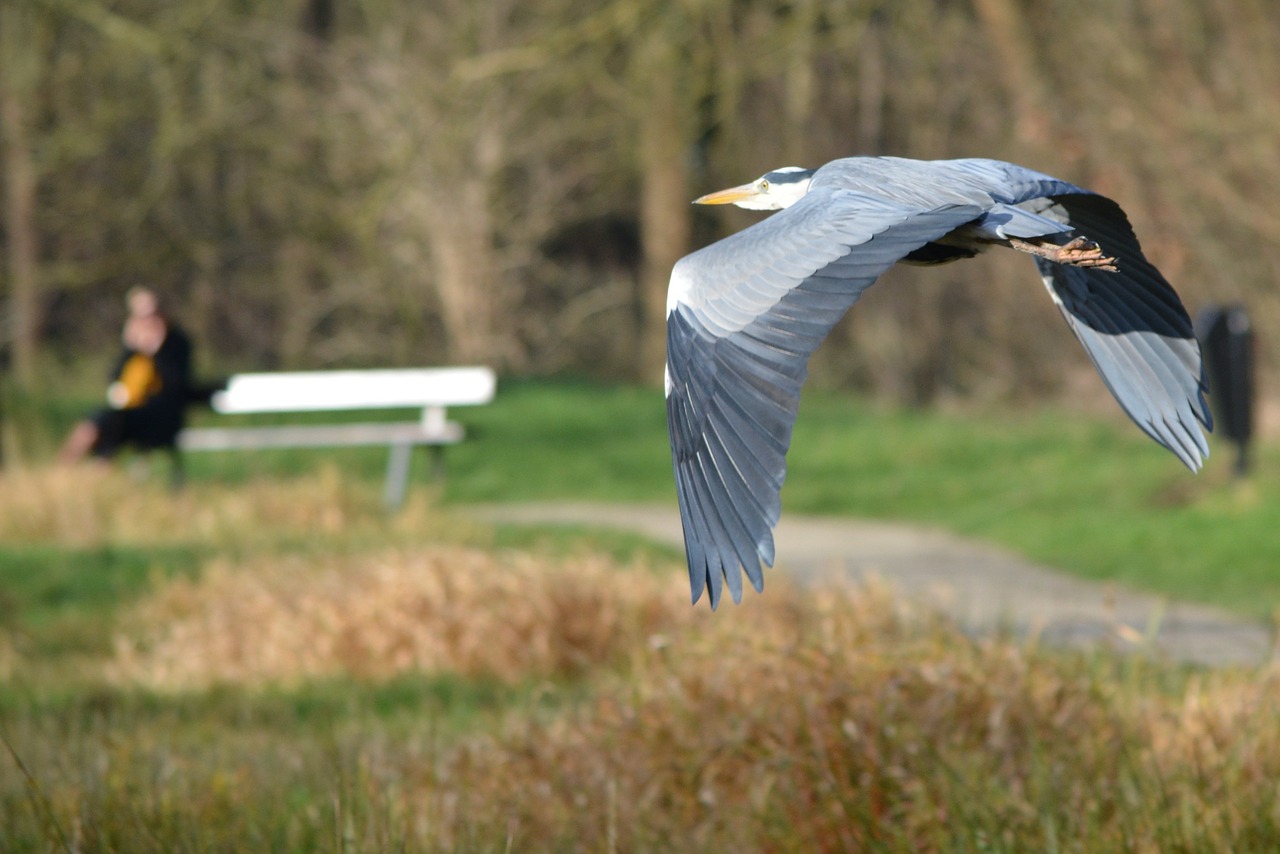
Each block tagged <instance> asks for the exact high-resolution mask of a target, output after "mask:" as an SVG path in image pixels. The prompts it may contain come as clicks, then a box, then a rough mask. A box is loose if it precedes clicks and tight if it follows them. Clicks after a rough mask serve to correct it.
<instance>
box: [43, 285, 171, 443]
mask: <svg viewBox="0 0 1280 854" xmlns="http://www.w3.org/2000/svg"><path fill="white" fill-rule="evenodd" d="M127 304H128V309H129V315H128V317H127V318H126V320H125V323H124V330H123V332H122V333H121V339H122V341H123V344H124V348H123V351H122V352H121V354H120V357H119V358H118V359H117V360H116V363H115V367H114V369H113V371H112V373H111V384H110V385H109V386H108V387H107V406H106V407H105V408H103V409H100V410H98V411H97V412H95V413H93V414H92V415H91V416H90V417H89V418H86V419H85V420H83V421H81V422H79V423H78V424H76V426H75V427H74V428H73V429H72V431H71V434H70V435H69V436H68V437H67V440H66V442H65V443H64V444H63V446H62V450H61V451H60V453H59V454H58V459H59V461H60V462H62V463H67V464H69V463H74V462H77V461H79V460H82V459H84V458H85V457H86V456H93V457H95V458H97V459H101V460H108V459H111V458H112V457H113V456H115V454H116V453H117V452H118V451H119V450H120V449H121V448H122V447H125V446H132V447H135V448H137V449H139V450H143V451H151V450H156V449H158V448H173V447H174V443H175V441H176V438H177V435H178V431H179V430H181V429H182V426H183V423H184V421H185V415H186V406H187V403H188V400H189V398H190V395H191V391H190V386H191V342H190V340H189V339H188V338H187V336H186V334H185V333H184V332H183V331H182V330H181V329H179V328H178V327H177V326H176V325H175V324H174V323H172V322H171V321H170V320H169V319H168V318H167V317H166V316H165V314H164V312H163V311H162V310H161V306H160V300H159V298H158V297H157V295H156V293H155V292H154V291H152V290H151V289H150V288H146V287H135V288H132V289H130V291H129V293H128V296H127Z"/></svg>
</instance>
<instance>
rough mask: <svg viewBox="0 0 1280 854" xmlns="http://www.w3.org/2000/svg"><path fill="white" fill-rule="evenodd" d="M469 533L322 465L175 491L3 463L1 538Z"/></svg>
mask: <svg viewBox="0 0 1280 854" xmlns="http://www.w3.org/2000/svg"><path fill="white" fill-rule="evenodd" d="M446 532H448V533H449V535H450V536H451V537H452V538H453V539H461V538H465V536H466V535H467V534H468V533H469V532H472V533H474V529H469V528H468V527H467V525H466V524H465V523H464V522H462V521H460V520H458V519H454V518H450V517H449V516H448V515H447V514H445V513H443V512H441V511H440V510H438V509H437V508H434V507H432V506H431V504H430V502H429V501H428V500H427V499H426V497H425V496H423V495H422V494H417V493H415V494H413V495H411V496H410V497H409V501H408V503H407V505H406V507H405V508H404V509H403V510H402V511H401V512H400V513H398V514H396V515H394V516H391V515H388V514H387V513H386V512H385V509H384V508H383V505H382V499H381V497H380V496H379V495H378V494H377V491H376V488H375V487H373V486H370V485H368V484H364V483H359V482H356V481H354V480H353V479H352V478H350V477H346V476H344V475H343V474H342V473H341V472H340V471H339V470H338V469H337V468H336V467H334V466H326V465H322V466H319V467H318V468H317V469H316V471H315V473H314V474H313V475H310V476H308V477H300V478H297V479H295V480H262V481H250V482H248V483H244V484H235V485H219V484H211V483H201V484H194V485H191V486H188V487H186V488H184V489H182V490H178V491H174V490H172V489H170V488H169V486H168V483H167V481H166V480H165V478H163V477H156V476H154V473H153V474H152V475H151V476H147V477H139V476H137V475H135V474H131V473H130V472H129V471H128V470H127V469H126V468H122V467H117V466H98V465H83V466H73V467H66V468H62V467H32V468H21V467H11V468H7V469H5V470H3V471H0V540H2V541H4V542H8V543H36V542H40V543H57V544H59V545H60V546H63V547H68V548H89V547H96V546H102V545H110V544H119V543H129V544H146V545H152V544H161V543H177V542H187V543H209V544H215V545H222V544H228V543H230V544H235V545H237V547H239V548H243V547H245V546H253V545H260V544H262V543H263V542H266V541H271V540H278V539H281V538H288V537H298V536H301V537H306V538H310V539H314V538H316V537H324V536H341V537H343V538H344V539H352V538H359V537H361V536H365V535H370V534H377V535H379V536H381V537H383V538H388V537H392V538H394V537H397V536H400V535H404V534H412V535H413V536H414V537H415V538H417V539H426V538H429V537H432V536H443V535H444V534H445V533H446Z"/></svg>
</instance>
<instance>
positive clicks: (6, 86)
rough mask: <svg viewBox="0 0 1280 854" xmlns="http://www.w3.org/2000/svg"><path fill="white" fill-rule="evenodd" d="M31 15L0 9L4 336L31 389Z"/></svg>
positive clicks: (34, 341) (35, 319)
mask: <svg viewBox="0 0 1280 854" xmlns="http://www.w3.org/2000/svg"><path fill="white" fill-rule="evenodd" d="M33 29H34V22H33V21H32V19H31V17H30V15H29V14H24V11H23V10H21V9H19V8H17V7H16V6H15V5H14V4H12V3H6V4H3V5H0V131H2V132H3V139H2V140H0V145H2V146H3V148H4V188H5V206H4V212H5V233H6V235H7V237H8V240H7V247H6V249H7V252H6V253H5V254H6V255H7V256H8V257H7V264H6V270H5V273H6V277H7V278H8V300H7V303H8V304H7V306H6V311H7V314H8V315H9V317H8V320H9V323H8V329H7V330H6V336H5V337H7V338H8V341H9V345H10V353H11V354H12V359H13V361H12V369H13V376H14V379H15V380H16V381H17V382H18V383H19V384H20V385H22V386H29V385H31V383H32V382H33V381H34V378H35V360H36V350H37V347H38V343H39V342H38V337H37V336H38V330H39V276H38V270H37V261H36V223H35V213H36V204H35V202H36V172H35V165H34V164H33V163H32V159H31V139H30V137H29V135H28V133H27V117H26V115H25V112H26V111H25V109H24V104H25V103H30V99H31V93H32V90H33V89H34V86H33V78H34V70H35V69H34V66H35V63H36V62H37V58H36V56H34V52H33V48H34V44H33V41H32V36H33V33H32V30H33Z"/></svg>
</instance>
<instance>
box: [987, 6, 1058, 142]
mask: <svg viewBox="0 0 1280 854" xmlns="http://www.w3.org/2000/svg"><path fill="white" fill-rule="evenodd" d="M973 5H974V9H975V10H976V11H977V13H978V18H979V20H980V21H981V22H982V26H983V28H984V29H985V30H986V32H987V38H988V39H989V40H990V42H991V44H992V46H993V47H994V48H995V52H996V57H997V59H998V60H999V61H998V62H997V63H996V66H997V67H998V68H1000V69H1003V70H1002V72H1001V73H1000V75H999V76H1000V79H1001V80H1003V81H1004V84H1005V86H1006V88H1007V89H1008V90H1009V97H1010V98H1011V99H1012V100H1013V104H1014V108H1015V114H1016V116H1017V128H1016V131H1017V135H1018V139H1020V140H1022V141H1023V142H1024V143H1029V144H1030V145H1032V146H1035V147H1037V148H1039V147H1042V146H1044V145H1045V144H1046V143H1048V141H1049V140H1050V139H1052V130H1053V128H1052V125H1051V120H1050V118H1049V113H1048V111H1047V109H1046V106H1047V104H1048V103H1049V101H1048V98H1049V85H1048V83H1046V82H1045V79H1044V74H1043V73H1041V71H1040V66H1039V64H1038V63H1037V62H1036V58H1035V54H1034V50H1035V48H1034V45H1035V42H1034V41H1033V40H1032V38H1031V32H1030V30H1029V29H1028V28H1027V23H1026V21H1025V20H1024V19H1023V17H1022V10H1021V9H1019V8H1018V3H1017V2H1016V0H974V3H973Z"/></svg>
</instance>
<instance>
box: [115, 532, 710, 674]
mask: <svg viewBox="0 0 1280 854" xmlns="http://www.w3.org/2000/svg"><path fill="white" fill-rule="evenodd" d="M682 583H683V582H682V581H681V580H680V579H678V578H677V577H676V576H674V575H669V576H667V577H665V578H663V577H659V576H657V575H656V574H654V573H652V572H647V571H644V570H642V569H639V568H633V569H631V570H627V571H623V570H620V569H619V568H618V567H616V566H614V565H612V564H611V563H609V562H608V561H606V560H604V559H602V558H592V557H581V558H575V559H571V560H568V561H567V562H564V563H556V564H552V563H549V562H547V561H545V560H538V559H536V558H533V557H531V556H529V555H527V554H522V553H516V552H497V553H490V552H485V551H481V550H478V549H472V548H465V547H460V546H437V547H428V548H423V549H419V550H416V551H412V552H408V551H393V552H385V553H382V554H379V555H374V556H370V555H347V556H337V557H331V558H322V559H314V558H313V559H303V558H296V557H290V558H263V559H257V560H252V561H250V562H247V563H242V564H237V565H233V564H231V563H230V562H228V561H225V560H220V561H217V562H215V563H213V564H212V565H210V566H209V567H207V568H206V570H205V571H204V572H203V573H202V575H201V577H200V578H199V579H197V580H187V579H173V580H171V581H169V582H166V583H164V584H161V585H160V587H159V588H158V590H157V591H156V592H155V593H154V594H153V595H152V596H150V597H149V598H148V599H147V600H146V601H145V602H144V603H142V604H141V605H140V606H139V607H138V608H136V609H135V610H134V613H133V615H132V617H131V618H129V619H128V620H127V623H129V624H131V625H133V626H135V627H137V628H136V629H135V631H134V633H133V635H132V636H131V637H126V636H122V637H121V638H120V640H119V642H118V643H117V655H116V659H115V661H114V663H113V665H112V667H111V672H112V674H113V675H114V677H115V678H116V679H118V680H124V681H132V682H138V683H141V684H145V685H148V686H150V687H153V688H158V689H166V690H172V689H190V688H202V687H207V686H209V685H212V684H216V683H234V684H238V685H260V684H264V683H268V682H270V683H285V684H288V683H296V682H298V681H299V680H303V679H308V678H316V677H330V676H349V677H354V678H357V679H383V678H387V677H390V676H393V675H396V674H400V673H404V672H406V671H428V672H448V673H455V674H460V675H464V676H485V677H493V678H498V679H502V680H506V681H511V682H515V681H519V680H522V679H529V678H537V677H565V676H574V675H579V674H582V673H584V672H586V671H589V670H592V669H594V668H599V667H601V666H604V665H607V664H610V663H617V662H618V661H619V660H620V658H621V656H622V654H623V653H624V652H626V651H629V650H632V649H635V648H638V647H641V646H643V644H644V642H645V639H646V638H649V637H651V636H653V635H654V634H656V633H660V632H665V631H669V630H671V629H672V628H674V627H676V626H678V625H680V624H683V623H687V622H688V621H689V619H690V617H691V612H690V611H689V609H688V608H683V609H678V608H676V607H673V606H674V604H675V603H678V602H680V600H681V599H682V598H683V593H682V592H681V587H680V585H681V584H682Z"/></svg>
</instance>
